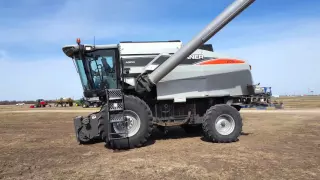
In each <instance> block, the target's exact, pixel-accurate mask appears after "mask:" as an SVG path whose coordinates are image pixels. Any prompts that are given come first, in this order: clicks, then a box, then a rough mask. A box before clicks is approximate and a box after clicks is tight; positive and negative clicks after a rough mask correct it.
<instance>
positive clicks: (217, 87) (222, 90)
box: [157, 64, 253, 102]
mask: <svg viewBox="0 0 320 180" xmlns="http://www.w3.org/2000/svg"><path fill="white" fill-rule="evenodd" d="M251 84H253V80H252V75H251V71H250V67H249V65H248V64H219V65H205V66H202V65H193V66H178V67H176V68H175V69H174V70H173V71H172V72H171V73H169V74H168V75H167V76H165V77H164V78H163V79H162V80H161V81H160V82H159V83H158V84H157V95H158V97H157V98H158V100H169V99H173V100H175V101H177V102H179V101H182V102H184V101H185V100H186V99H188V98H202V97H216V96H220V97H221V96H241V95H247V94H248V90H247V85H251Z"/></svg>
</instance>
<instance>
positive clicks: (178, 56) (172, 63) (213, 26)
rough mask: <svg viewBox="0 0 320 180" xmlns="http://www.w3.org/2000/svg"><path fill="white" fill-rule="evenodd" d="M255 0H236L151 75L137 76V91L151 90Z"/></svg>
mask: <svg viewBox="0 0 320 180" xmlns="http://www.w3.org/2000/svg"><path fill="white" fill-rule="evenodd" d="M254 1H255V0H235V1H234V2H233V3H232V4H230V5H229V6H228V7H227V8H226V9H225V10H224V11H223V12H222V13H221V14H220V15H219V16H218V17H216V18H215V19H214V20H212V21H211V22H210V24H208V25H207V26H206V27H205V28H204V29H203V30H202V31H201V32H200V33H198V34H197V35H196V36H195V37H194V38H193V39H192V40H191V41H189V42H188V43H187V44H186V45H185V46H183V47H182V48H180V49H179V50H178V51H177V52H176V53H175V54H173V55H172V56H171V57H170V58H169V59H167V60H166V61H165V62H164V63H162V64H161V65H160V66H159V67H158V68H156V69H155V70H154V71H153V72H152V73H150V74H149V75H141V76H139V77H138V78H137V82H136V91H137V92H143V91H150V88H151V87H152V86H154V85H155V84H157V83H158V82H159V81H160V80H161V79H162V78H163V77H164V76H166V75H167V74H169V73H170V72H171V71H172V70H173V69H174V68H175V67H177V66H178V65H179V64H180V63H181V62H182V61H183V60H184V59H185V58H187V57H188V56H189V55H190V54H192V53H193V52H194V51H195V50H196V49H197V48H199V47H200V46H201V45H203V44H204V43H206V42H207V41H208V40H209V39H210V38H211V37H213V36H214V35H215V34H216V33H217V32H219V31H220V30H221V29H222V28H223V27H224V26H225V25H227V24H228V23H229V22H230V21H232V20H233V19H234V18H235V17H236V16H237V15H239V14H240V13H241V12H242V11H243V10H244V9H246V8H247V7H248V6H249V5H251V4H252V3H253V2H254Z"/></svg>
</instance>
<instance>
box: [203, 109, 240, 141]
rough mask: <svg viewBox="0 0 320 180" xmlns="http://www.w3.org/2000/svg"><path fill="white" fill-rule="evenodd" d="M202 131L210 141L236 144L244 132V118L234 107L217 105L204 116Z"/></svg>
mask: <svg viewBox="0 0 320 180" xmlns="http://www.w3.org/2000/svg"><path fill="white" fill-rule="evenodd" d="M202 129H203V133H204V137H205V138H206V139H207V140H208V141H211V142H218V143H230V142H235V141H237V140H238V137H239V136H240V134H241V132H242V118H241V115H240V113H239V111H238V110H237V109H236V108H234V107H232V106H229V105H226V104H219V105H215V106H212V107H210V108H209V109H208V110H207V112H206V114H205V115H204V119H203V123H202Z"/></svg>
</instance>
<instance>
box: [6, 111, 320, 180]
mask: <svg viewBox="0 0 320 180" xmlns="http://www.w3.org/2000/svg"><path fill="white" fill-rule="evenodd" d="M17 110H18V109H17V108H16V109H15V111H17ZM21 110H22V109H21ZM23 110H27V109H23ZM54 110H56V112H46V110H42V111H41V110H40V111H41V113H36V112H29V113H24V112H22V111H21V112H20V113H18V112H10V109H9V108H2V109H1V110H0V112H1V113H0V133H1V136H0V150H1V154H0V179H108V180H111V179H181V180H182V179H210V180H212V179H299V180H301V179H308V180H309V179H319V177H320V138H319V136H320V131H319V129H320V110H312V111H310V112H307V111H306V110H297V111H283V110H281V111H249V110H247V111H245V110H244V111H242V114H243V118H244V131H243V132H244V133H243V135H242V136H241V137H240V140H239V141H238V142H235V143H231V144H213V143H208V142H205V141H203V140H202V138H201V136H200V135H194V136H190V135H189V136H188V135H186V134H185V133H184V132H183V131H182V130H181V129H179V128H175V129H172V130H171V131H169V134H168V135H167V137H166V138H165V137H164V136H163V134H161V133H159V132H155V133H154V135H153V138H152V141H151V142H150V145H148V146H146V147H143V148H139V149H134V150H130V151H124V152H112V150H108V149H106V148H105V147H104V144H103V143H97V144H92V145H78V144H77V143H76V141H75V137H74V130H73V124H72V117H74V116H76V115H79V114H80V115H86V114H87V113H88V112H81V110H80V109H77V110H76V109H65V110H64V111H67V112H69V113H65V112H63V110H61V109H54ZM59 111H60V112H59ZM73 111H79V112H77V113H75V112H73ZM87 111H92V109H89V110H87ZM317 177H318V178H317Z"/></svg>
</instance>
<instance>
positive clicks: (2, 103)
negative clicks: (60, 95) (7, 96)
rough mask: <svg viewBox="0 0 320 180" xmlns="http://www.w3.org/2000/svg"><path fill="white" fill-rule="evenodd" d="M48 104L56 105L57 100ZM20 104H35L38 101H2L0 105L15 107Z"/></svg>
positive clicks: (49, 101)
mask: <svg viewBox="0 0 320 180" xmlns="http://www.w3.org/2000/svg"><path fill="white" fill-rule="evenodd" d="M46 101H47V102H48V103H54V102H55V101H56V100H46ZM18 103H25V104H35V103H36V101H0V105H15V104H18Z"/></svg>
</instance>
